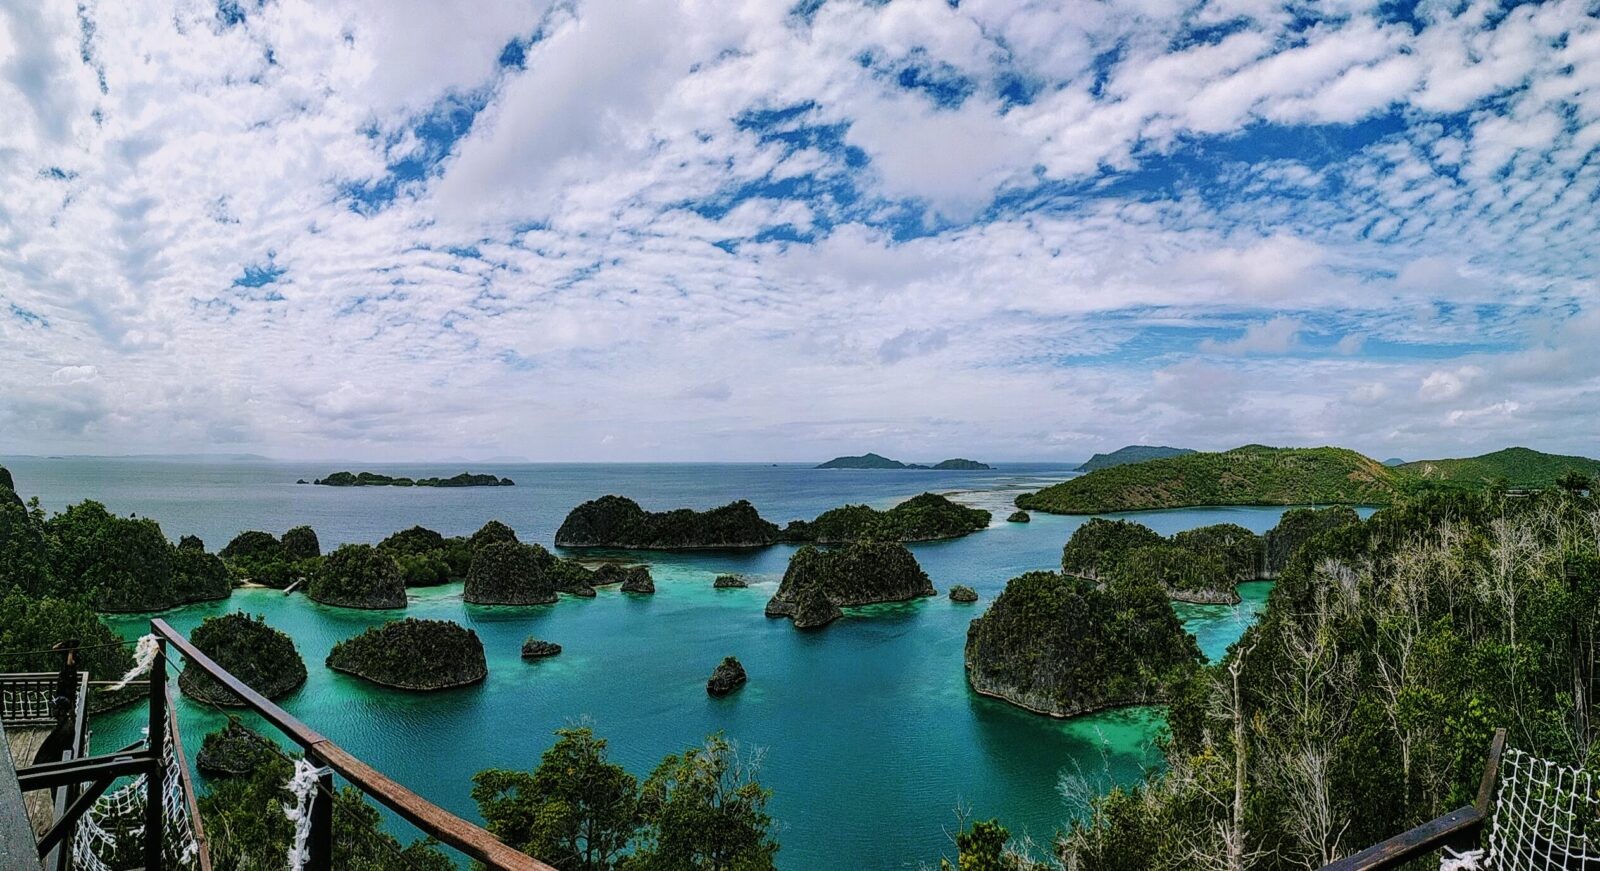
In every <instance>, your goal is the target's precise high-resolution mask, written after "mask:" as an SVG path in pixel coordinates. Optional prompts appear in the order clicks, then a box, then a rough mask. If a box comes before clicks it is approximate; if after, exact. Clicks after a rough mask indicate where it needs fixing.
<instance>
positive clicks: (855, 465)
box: [817, 454, 991, 471]
mask: <svg viewBox="0 0 1600 871" xmlns="http://www.w3.org/2000/svg"><path fill="white" fill-rule="evenodd" d="M817 468H819V469H942V470H946V471H948V470H959V471H976V470H982V469H988V468H991V467H990V466H988V465H986V464H984V463H980V462H977V461H976V460H964V459H960V458H957V459H953V460H945V461H943V462H940V463H936V464H934V465H932V466H926V465H923V464H921V463H902V462H900V461H899V460H891V459H889V458H888V457H885V456H882V455H879V454H862V455H861V456H859V457H834V458H833V459H831V460H829V461H827V462H826V463H823V464H821V465H819V466H817Z"/></svg>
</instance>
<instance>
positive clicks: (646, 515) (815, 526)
mask: <svg viewBox="0 0 1600 871" xmlns="http://www.w3.org/2000/svg"><path fill="white" fill-rule="evenodd" d="M990 517H991V515H990V513H989V512H987V511H985V510H983V509H981V508H968V507H966V506H964V505H961V504H959V503H957V502H954V501H951V500H950V499H949V498H948V497H945V496H941V495H939V494H937V493H923V494H922V495H920V496H914V497H912V498H910V499H907V500H906V501H904V502H901V503H900V504H898V505H896V506H894V507H892V508H889V509H887V510H883V511H879V510H878V509H876V508H872V507H871V506H867V505H845V506H843V507H840V508H833V509H830V510H828V511H824V512H823V513H822V514H820V515H818V516H817V518H816V519H815V520H794V521H790V523H789V524H788V525H787V526H785V527H784V528H783V529H781V530H780V529H779V528H778V526H777V524H775V523H772V522H770V521H768V520H765V519H763V518H762V517H761V515H760V513H759V512H757V511H756V509H755V506H753V505H751V504H750V503H749V502H746V501H744V500H740V501H738V502H732V503H729V504H727V505H724V506H722V507H720V508H713V509H711V510H709V511H695V510H693V509H689V508H679V509H676V510H673V511H660V512H654V511H645V510H644V509H643V508H640V507H639V504H638V503H637V502H634V501H633V500H632V499H628V498H625V497H622V496H602V497H600V498H599V499H595V500H592V501H589V502H585V503H583V504H582V505H579V506H578V507H577V508H574V509H572V512H571V513H569V514H568V515H567V519H566V520H565V521H563V522H562V524H561V528H560V529H558V530H556V546H558V547H568V548H614V549H619V550H711V549H736V548H758V547H768V546H770V545H773V544H777V543H778V542H811V543H816V544H844V543H846V542H851V541H866V540H875V541H900V542H907V541H935V540H939V539H945V538H958V537H960V536H963V535H968V534H970V533H973V532H977V531H978V530H981V529H984V528H986V527H987V526H988V525H989V519H990Z"/></svg>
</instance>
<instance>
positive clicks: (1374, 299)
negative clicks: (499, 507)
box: [0, 0, 1600, 461]
mask: <svg viewBox="0 0 1600 871" xmlns="http://www.w3.org/2000/svg"><path fill="white" fill-rule="evenodd" d="M1597 271H1600V3H1597V2H1594V0H1590V2H1551V3H1543V4H1526V5H1509V6H1503V5H1500V4H1495V3H1481V2H1422V3H1416V4H1411V3H1392V2H1385V3H1374V2H1364V0H1328V2H1318V3H1291V4H1283V3H1275V2H1263V0H1219V2H1201V3H1179V2H1165V0H1163V2H1158V0H1133V2H1122V0H1108V2H1074V3H1062V2H1057V0H1048V2H1026V0H1013V2H1001V0H960V2H956V0H892V2H849V0H801V2H798V3H795V4H793V5H790V4H789V3H788V2H787V0H748V2H740V0H678V2H663V0H640V2H634V0H578V2H553V3H552V2H544V0H527V2H522V0H518V2H475V3H472V4H461V5H456V4H445V3H438V2H435V0H381V2H370V3H369V2H343V0H315V2H312V0H282V2H278V0H220V2H189V0H180V2H171V0H115V2H109V0H78V2H58V0H47V2H40V0H0V453H102V454H103V453H118V454H120V453H150V452H155V453H173V452H190V451H196V452H198V451H208V452H256V453H263V454H267V455H270V456H275V457H283V458H322V457H348V458H358V459H370V460H373V461H381V460H391V461H407V460H425V459H429V458H439V457H444V456H452V457H457V456H459V457H467V458H474V459H484V458H488V457H523V458H527V459H530V460H535V461H566V460H586V461H613V460H614V461H651V460H660V461H677V460H706V459H725V460H773V461H780V460H820V459H826V458H827V457H831V456H834V455H836V454H844V453H861V452H864V451H869V450H870V451H877V452H879V453H883V454H887V455H889V456H894V457H899V458H902V459H907V460H930V459H931V460H937V459H941V458H944V457H948V456H966V457H973V458H977V459H987V460H1024V459H1031V460H1081V459H1083V458H1085V457H1087V456H1088V455H1089V454H1091V453H1093V452H1095V451H1103V450H1110V449H1114V448H1116V447H1118V446H1120V445H1123V444H1128V443H1153V444H1171V445H1182V446H1188V447H1194V448H1200V449H1222V448H1228V447H1233V446H1236V445H1239V444H1244V443H1250V442H1256V443H1265V444H1274V445H1320V444H1336V445H1342V446H1346V447H1351V448H1355V449H1357V450H1360V451H1363V452H1365V453H1367V454H1370V455H1372V456H1375V457H1378V458H1380V459H1381V458H1385V457H1391V456H1399V457H1405V458H1408V459H1415V458H1423V457H1438V456H1462V455H1470V454H1475V453H1481V452H1484V451H1488V450H1493V449H1497V448H1500V447H1504V446H1507V445H1511V444H1523V445H1528V446H1531V447H1535V448H1539V449H1543V450H1551V451H1557V452H1563V453H1582V454H1588V455H1590V456H1595V455H1600V423H1597V421H1600V280H1597Z"/></svg>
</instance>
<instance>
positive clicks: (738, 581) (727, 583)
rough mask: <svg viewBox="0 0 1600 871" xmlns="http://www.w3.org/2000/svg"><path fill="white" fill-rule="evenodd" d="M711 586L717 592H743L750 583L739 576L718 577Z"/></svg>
mask: <svg viewBox="0 0 1600 871" xmlns="http://www.w3.org/2000/svg"><path fill="white" fill-rule="evenodd" d="M711 586H712V588H713V589H717V590H742V589H744V588H746V587H748V586H750V582H749V581H747V580H745V579H744V578H741V577H739V576H738V575H717V579H716V580H714V581H712V582H711Z"/></svg>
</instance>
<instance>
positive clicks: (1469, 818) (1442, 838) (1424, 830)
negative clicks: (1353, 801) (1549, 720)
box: [1322, 729, 1506, 871]
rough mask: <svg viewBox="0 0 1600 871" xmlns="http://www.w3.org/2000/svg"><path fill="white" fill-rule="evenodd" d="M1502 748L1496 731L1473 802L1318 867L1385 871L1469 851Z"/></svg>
mask: <svg viewBox="0 0 1600 871" xmlns="http://www.w3.org/2000/svg"><path fill="white" fill-rule="evenodd" d="M1505 749H1506V730H1505V729H1496V730H1495V733H1494V738H1493V740H1491V741H1490V742H1489V757H1488V759H1486V760H1485V761H1484V764H1483V777H1482V778H1481V779H1480V780H1479V781H1478V797H1477V801H1475V802H1474V803H1472V804H1469V805H1466V806H1465V807H1459V808H1456V809H1455V810H1453V811H1451V812H1449V813H1447V814H1445V815H1444V816H1442V817H1437V818H1435V819H1431V820H1429V821H1427V822H1425V823H1423V824H1422V825H1420V826H1417V827H1415V828H1413V829H1409V830H1407V831H1404V832H1401V833H1400V834H1398V835H1395V836H1394V837H1392V838H1389V839H1388V840H1386V841H1382V842H1380V843H1377V844H1373V845H1372V846H1370V847H1368V848H1366V849H1365V850H1362V851H1361V852H1359V853H1356V854H1355V855H1353V856H1346V857H1345V858H1343V859H1340V860H1338V861H1337V862H1332V863H1329V864H1327V865H1324V866H1322V871H1387V869H1391V868H1399V867H1400V866H1401V865H1404V864H1405V863H1407V862H1409V861H1411V860H1412V859H1416V858H1419V857H1422V856H1426V855H1428V854H1430V853H1434V852H1436V851H1438V850H1439V849H1441V848H1443V847H1452V848H1455V849H1458V850H1465V849H1469V848H1471V847H1472V846H1474V845H1476V844H1477V843H1478V839H1479V836H1480V835H1481V834H1482V833H1483V827H1484V825H1486V824H1487V823H1488V821H1489V806H1490V804H1491V803H1492V802H1493V801H1494V789H1495V782H1496V780H1497V779H1498V778H1499V774H1500V756H1501V754H1502V753H1504V752H1505Z"/></svg>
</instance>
